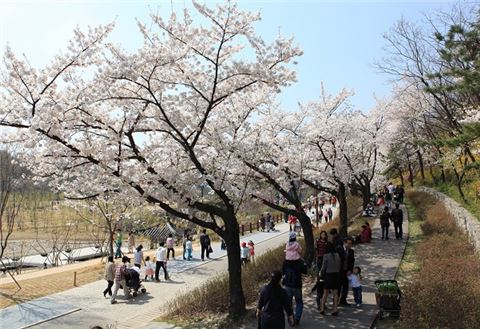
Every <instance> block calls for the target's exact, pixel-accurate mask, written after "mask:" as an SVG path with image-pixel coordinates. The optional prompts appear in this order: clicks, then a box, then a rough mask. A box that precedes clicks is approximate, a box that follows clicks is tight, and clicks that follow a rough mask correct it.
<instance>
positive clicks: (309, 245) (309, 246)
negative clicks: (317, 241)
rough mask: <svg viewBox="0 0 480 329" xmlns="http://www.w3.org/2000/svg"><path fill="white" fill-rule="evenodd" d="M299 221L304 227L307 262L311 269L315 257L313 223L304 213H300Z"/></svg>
mask: <svg viewBox="0 0 480 329" xmlns="http://www.w3.org/2000/svg"><path fill="white" fill-rule="evenodd" d="M298 220H299V221H300V224H301V225H302V230H303V237H304V239H305V262H306V263H307V266H308V267H310V265H311V264H312V262H313V258H314V255H315V245H314V239H313V230H312V221H311V220H310V217H308V216H307V214H305V212H303V211H302V212H301V213H299V216H298Z"/></svg>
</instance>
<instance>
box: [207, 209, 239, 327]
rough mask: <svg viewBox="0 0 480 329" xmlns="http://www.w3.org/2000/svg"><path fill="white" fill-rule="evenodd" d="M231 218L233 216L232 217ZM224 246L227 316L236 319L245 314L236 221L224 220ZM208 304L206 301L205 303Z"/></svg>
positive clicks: (233, 219)
mask: <svg viewBox="0 0 480 329" xmlns="http://www.w3.org/2000/svg"><path fill="white" fill-rule="evenodd" d="M232 217H233V216H232ZM227 223H228V224H227ZM225 224H227V225H225V237H224V240H225V244H226V246H227V259H228V286H229V294H230V305H229V306H228V312H229V316H230V318H232V319H238V318H239V317H241V316H242V315H243V314H244V313H245V296H244V295H243V288H242V263H241V259H240V241H239V236H240V231H239V229H238V222H237V221H236V219H235V218H234V217H233V218H229V219H225ZM207 302H208V301H207Z"/></svg>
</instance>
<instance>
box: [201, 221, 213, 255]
mask: <svg viewBox="0 0 480 329" xmlns="http://www.w3.org/2000/svg"><path fill="white" fill-rule="evenodd" d="M200 246H201V248H202V260H205V254H207V258H208V259H210V248H211V247H210V237H209V236H208V234H207V230H206V229H203V230H202V234H201V235H200Z"/></svg>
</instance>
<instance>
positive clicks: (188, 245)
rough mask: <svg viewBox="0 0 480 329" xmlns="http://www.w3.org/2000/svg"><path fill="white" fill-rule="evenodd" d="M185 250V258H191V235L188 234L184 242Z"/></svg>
mask: <svg viewBox="0 0 480 329" xmlns="http://www.w3.org/2000/svg"><path fill="white" fill-rule="evenodd" d="M185 250H186V251H187V260H191V259H192V251H193V247H192V237H191V236H189V237H188V238H187V241H186V242H185Z"/></svg>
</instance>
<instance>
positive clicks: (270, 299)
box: [257, 284, 293, 329]
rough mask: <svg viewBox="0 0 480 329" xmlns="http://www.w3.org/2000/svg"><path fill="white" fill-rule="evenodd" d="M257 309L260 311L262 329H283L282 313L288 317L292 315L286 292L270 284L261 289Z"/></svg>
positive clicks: (283, 319) (283, 318) (283, 317)
mask: <svg viewBox="0 0 480 329" xmlns="http://www.w3.org/2000/svg"><path fill="white" fill-rule="evenodd" d="M257 308H258V309H261V310H262V317H261V319H260V322H261V328H262V329H284V328H285V316H284V313H283V311H285V312H286V313H287V315H288V316H290V315H292V314H293V310H292V304H291V301H290V298H288V294H287V291H286V290H285V289H283V288H282V287H275V286H273V285H272V284H268V285H266V286H265V287H264V288H263V289H262V292H261V293H260V299H259V301H258V305H257Z"/></svg>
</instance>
